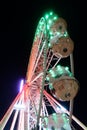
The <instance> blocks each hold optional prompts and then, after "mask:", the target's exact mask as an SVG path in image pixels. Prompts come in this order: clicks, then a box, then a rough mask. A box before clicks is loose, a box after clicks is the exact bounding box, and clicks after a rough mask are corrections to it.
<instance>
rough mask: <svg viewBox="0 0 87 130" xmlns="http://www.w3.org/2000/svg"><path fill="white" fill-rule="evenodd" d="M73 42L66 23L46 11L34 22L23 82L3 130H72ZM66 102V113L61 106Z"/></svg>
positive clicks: (74, 90)
mask: <svg viewBox="0 0 87 130" xmlns="http://www.w3.org/2000/svg"><path fill="white" fill-rule="evenodd" d="M73 50H74V42H73V40H72V39H71V38H70V36H69V34H68V30H67V23H66V21H65V20H64V19H63V18H61V17H59V16H58V15H57V14H55V13H54V12H48V13H47V14H45V15H44V16H43V17H42V18H41V19H40V20H39V22H38V26H37V28H36V32H35V36H34V40H33V45H32V49H31V53H30V57H29V63H28V68H27V73H26V80H25V82H24V83H23V84H22V90H21V92H20V93H19V94H18V95H17V97H16V98H15V100H14V101H13V103H12V104H11V106H10V107H9V109H8V111H7V112H6V114H5V115H4V117H3V119H2V120H1V123H0V128H1V129H0V130H4V128H5V126H6V124H7V123H8V121H9V120H10V117H11V115H12V114H13V117H14V118H13V121H12V122H11V126H10V128H9V130H14V129H17V130H73V129H74V127H73V126H72V123H71V122H72V119H73V120H74V121H76V122H77V123H78V125H81V127H82V128H83V129H85V130H86V127H85V126H84V125H83V124H82V123H81V122H80V121H79V120H78V119H77V118H75V117H74V116H73V100H74V98H75V97H76V95H77V93H78V90H79V82H78V81H77V79H76V78H75V76H74V62H73ZM66 102H68V110H67V109H65V108H64V107H63V105H62V104H63V103H66Z"/></svg>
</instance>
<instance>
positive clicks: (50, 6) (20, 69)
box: [0, 0, 87, 125]
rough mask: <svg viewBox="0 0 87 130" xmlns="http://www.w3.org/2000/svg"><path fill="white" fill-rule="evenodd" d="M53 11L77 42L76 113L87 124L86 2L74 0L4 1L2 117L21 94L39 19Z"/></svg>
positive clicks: (0, 16)
mask: <svg viewBox="0 0 87 130" xmlns="http://www.w3.org/2000/svg"><path fill="white" fill-rule="evenodd" d="M48 10H53V11H54V12H56V13H57V14H58V15H59V16H61V17H63V18H64V19H65V20H66V21H67V24H68V32H69V35H70V37H71V38H72V40H73V41H74V43H75V48H74V66H75V77H76V78H77V79H78V81H79V83H80V91H79V93H78V94H77V96H76V98H75V101H74V115H75V116H76V117H77V118H79V119H80V120H81V121H82V122H83V123H84V124H86V125H87V113H86V112H87V105H86V104H87V101H86V99H87V79H86V74H87V67H86V66H87V63H86V60H87V58H86V56H87V54H86V53H87V50H86V33H85V31H86V26H87V25H86V20H85V19H86V16H87V14H86V9H85V3H84V0H83V1H81V2H80V1H79V2H78V3H76V2H75V1H70V0H56V1H55V0H53V1H52V0H49V1H47V0H46V1H34V0H33V1H31V2H30V1H21V0H16V1H9V0H8V1H1V2H0V119H1V118H2V116H3V115H4V113H5V112H6V110H7V108H8V107H9V106H10V105H11V103H12V101H13V100H14V98H15V97H16V95H17V94H18V84H19V80H20V79H21V78H25V77H26V71H27V65H28V59H29V56H30V50H31V47H32V42H33V38H34V34H35V30H36V26H37V24H38V21H39V19H40V18H41V17H42V15H43V13H44V12H47V11H48Z"/></svg>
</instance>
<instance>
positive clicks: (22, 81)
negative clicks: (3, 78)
mask: <svg viewBox="0 0 87 130" xmlns="http://www.w3.org/2000/svg"><path fill="white" fill-rule="evenodd" d="M23 85H24V80H23V79H22V80H21V81H20V92H21V91H22V89H23Z"/></svg>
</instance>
